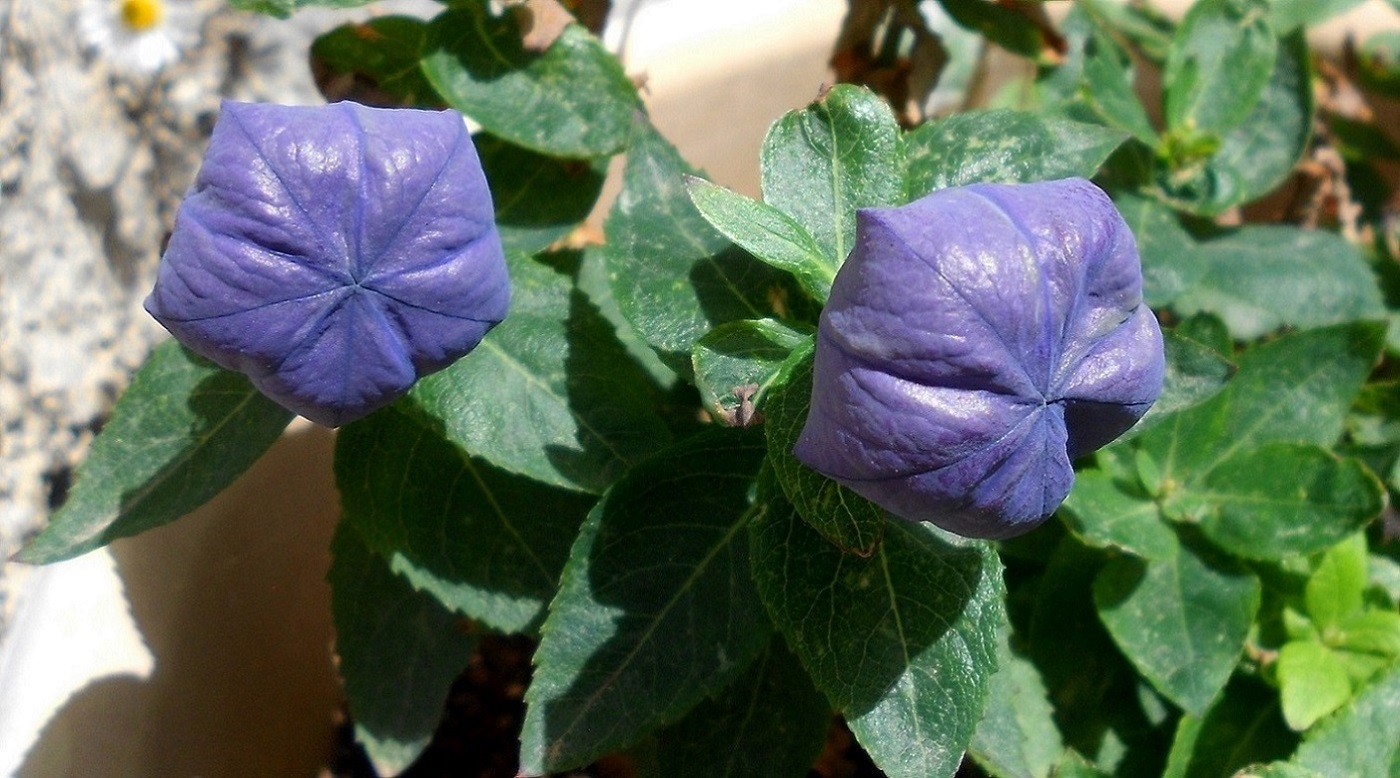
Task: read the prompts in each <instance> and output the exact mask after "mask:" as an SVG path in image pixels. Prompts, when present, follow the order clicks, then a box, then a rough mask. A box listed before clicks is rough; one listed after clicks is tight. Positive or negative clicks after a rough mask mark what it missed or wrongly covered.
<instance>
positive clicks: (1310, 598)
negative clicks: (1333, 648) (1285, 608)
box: [1303, 533, 1366, 634]
mask: <svg viewBox="0 0 1400 778" xmlns="http://www.w3.org/2000/svg"><path fill="white" fill-rule="evenodd" d="M1365 590H1366V538H1365V536H1364V535H1361V534H1359V533H1358V534H1357V535H1355V536H1353V537H1351V538H1348V539H1347V540H1345V541H1343V542H1340V543H1338V544H1337V545H1335V546H1333V547H1332V548H1331V549H1329V550H1328V551H1327V553H1325V554H1323V555H1322V557H1321V558H1320V559H1318V560H1317V563H1316V565H1315V566H1314V568H1313V574H1312V575H1311V576H1310V577H1309V578H1308V583H1307V586H1306V587H1305V588H1304V589H1303V601H1304V603H1305V604H1306V606H1307V610H1308V617H1309V618H1310V619H1311V620H1312V622H1313V624H1314V625H1316V626H1317V628H1318V629H1319V630H1321V631H1323V633H1324V634H1325V633H1326V631H1327V630H1328V629H1329V628H1333V627H1336V626H1338V625H1340V624H1341V623H1342V621H1343V620H1344V619H1346V618H1347V617H1349V616H1351V615H1353V614H1355V613H1358V612H1359V611H1360V610H1361V605H1362V601H1363V599H1362V598H1363V594H1364V593H1365Z"/></svg>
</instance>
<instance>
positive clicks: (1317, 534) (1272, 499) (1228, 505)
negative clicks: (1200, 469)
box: [1193, 443, 1385, 604]
mask: <svg viewBox="0 0 1400 778" xmlns="http://www.w3.org/2000/svg"><path fill="white" fill-rule="evenodd" d="M1193 491H1194V493H1195V496H1196V497H1197V498H1199V499H1202V500H1204V501H1206V502H1208V503H1209V504H1210V510H1209V512H1207V513H1206V514H1205V515H1204V516H1202V517H1200V523H1201V524H1200V525H1201V531H1202V532H1203V533H1205V535H1206V537H1208V538H1210V540H1211V542H1212V543H1214V544H1215V545H1217V546H1219V547H1220V548H1222V549H1224V550H1226V551H1228V552H1230V553H1231V554H1234V555H1235V556H1239V557H1243V558H1245V559H1277V558H1280V557H1283V556H1286V555H1288V554H1311V553H1314V552H1317V551H1322V550H1324V549H1326V548H1328V547H1330V546H1332V545H1334V544H1336V543H1338V542H1340V541H1341V540H1342V539H1343V538H1345V537H1346V536H1348V535H1350V534H1352V533H1354V532H1356V531H1357V530H1360V529H1361V528H1362V527H1364V526H1366V524H1368V523H1370V521H1371V520H1372V519H1374V518H1375V517H1376V516H1377V515H1379V514H1380V512H1381V508H1383V507H1385V487H1384V486H1383V485H1382V484H1381V482H1380V479H1378V478H1376V476H1375V475H1374V474H1372V473H1371V471H1370V470H1367V469H1366V467H1365V466H1364V465H1362V464H1361V463H1360V462H1358V461H1356V460H1355V459H1340V458H1338V457H1337V456H1335V455H1334V454H1332V453H1331V452H1330V451H1327V450H1326V449H1323V448H1320V447H1318V446H1311V445H1298V444H1296V443H1269V444H1266V445H1263V446H1260V447H1259V448H1255V449H1250V450H1245V451H1240V452H1238V453H1236V454H1234V455H1233V456H1231V457H1230V458H1228V459H1226V460H1225V461H1223V462H1221V463H1220V464H1218V465H1216V466H1215V467H1213V468H1211V471H1210V473H1209V474H1207V475H1206V477H1205V479H1204V480H1203V481H1202V482H1201V483H1200V485H1199V486H1196V487H1193ZM1362 559H1363V563H1364V559H1365V557H1364V554H1363V557H1362ZM1364 570H1365V568H1364V564H1363V567H1362V571H1363V584H1364ZM1357 594H1358V604H1359V594H1360V587H1358V589H1357Z"/></svg>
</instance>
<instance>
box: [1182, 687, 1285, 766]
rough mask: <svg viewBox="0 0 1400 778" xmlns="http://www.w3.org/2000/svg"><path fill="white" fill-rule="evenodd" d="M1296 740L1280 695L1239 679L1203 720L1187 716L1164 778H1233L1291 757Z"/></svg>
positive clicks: (1198, 717)
mask: <svg viewBox="0 0 1400 778" xmlns="http://www.w3.org/2000/svg"><path fill="white" fill-rule="evenodd" d="M1297 741H1298V738H1297V736H1296V735H1295V734H1293V732H1292V731H1290V730H1289V729H1288V725H1287V724H1285V723H1284V720H1283V714H1282V711H1281V710H1280V708H1279V699H1278V692H1277V691H1275V690H1274V689H1273V688H1271V687H1269V686H1266V685H1265V684H1263V683H1261V682H1260V681H1258V680H1257V679H1255V678H1250V677H1247V676H1242V675H1236V676H1235V677H1234V678H1232V679H1230V683H1229V684H1227V685H1226V686H1225V691H1224V692H1223V693H1222V694H1221V695H1220V697H1219V698H1218V699H1216V701H1215V704H1214V705H1212V706H1211V707H1210V710H1208V711H1206V714H1205V715H1204V716H1195V715H1192V714H1190V713H1186V714H1183V715H1182V717H1181V721H1180V723H1179V724H1178V725H1177V730H1176V739H1175V740H1174V741H1173V742H1172V751H1171V755H1170V756H1169V758H1168V760H1167V769H1166V771H1165V772H1164V773H1163V778H1230V777H1231V776H1234V775H1235V771H1237V770H1240V769H1242V768H1244V767H1247V766H1249V765H1251V764H1255V763H1259V762H1265V761H1268V760H1271V759H1282V758H1284V757H1287V756H1288V755H1289V754H1291V753H1292V752H1293V747H1294V745H1295V744H1296V743H1297Z"/></svg>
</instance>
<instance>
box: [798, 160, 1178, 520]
mask: <svg viewBox="0 0 1400 778" xmlns="http://www.w3.org/2000/svg"><path fill="white" fill-rule="evenodd" d="M1164 369H1165V366H1164V359H1163V351H1162V334H1161V330H1160V329H1159V327H1158V325H1157V320H1156V319H1155V318H1154V317H1153V315H1152V312H1151V311H1150V310H1148V309H1147V307H1146V306H1145V305H1144V304H1143V302H1142V268H1141V263H1140V261H1139V259H1138V253H1137V248H1136V244H1135V243H1134V241H1133V236H1132V233H1131V231H1130V230H1129V229H1128V226H1127V224H1126V223H1125V222H1124V221H1123V218H1122V216H1121V215H1119V213H1118V211H1117V209H1116V208H1114V206H1113V203H1112V201H1110V200H1109V199H1108V197H1107V196H1106V195H1105V194H1104V193H1103V192H1102V191H1101V190H1099V189H1098V188H1097V187H1096V186H1094V185H1093V184H1092V183H1090V182H1088V181H1086V180H1083V179H1065V180H1062V181H1051V182H1045V183H1038V184H1018V185H1005V184H975V185H972V186H966V187H960V188H955V189H946V190H942V191H939V192H935V193H933V194H931V195H929V196H927V197H925V198H923V199H921V200H918V201H916V202H913V203H910V204H909V205H906V206H902V207H899V208H879V209H867V210H863V211H860V212H859V213H858V214H857V230H856V244H855V247H854V249H853V250H852V251H851V255H850V257H849V258H847V260H846V262H845V264H844V265H843V266H842V268H841V270H840V272H839V273H838V274H837V277H836V280H835V282H834V283H833V285H832V290H831V296H830V298H829V300H828V302H827V306H826V309H825V310H824V311H823V313H822V318H821V323H820V326H819V328H818V336H817V352H816V364H815V368H814V374H813V387H812V402H811V410H810V412H809V415H808V418H807V424H806V427H805V428H804V429H803V432H802V436H801V437H800V438H799V440H798V443H797V447H796V449H795V451H794V453H796V455H797V456H798V458H799V459H801V460H802V461H803V462H804V463H806V464H807V465H808V466H809V467H812V468H813V469H815V470H817V471H819V472H821V473H823V474H824V475H827V476H828V477H830V478H833V479H835V480H837V481H839V482H841V483H843V484H845V485H846V486H848V487H850V488H851V489H853V490H855V491H856V492H857V493H859V494H861V495H863V496H865V497H866V498H867V499H870V500H872V501H873V502H875V503H877V504H879V505H880V506H882V507H884V508H886V509H887V510H889V511H890V512H892V513H894V514H896V515H898V516H902V517H904V518H906V519H911V520H918V521H929V522H933V523H934V524H937V525H939V526H941V527H943V528H945V529H948V530H951V531H953V532H957V533H959V534H962V535H967V536H970V537H981V538H1001V537H1010V536H1012V535H1016V534H1020V533H1022V532H1025V531H1027V530H1029V529H1031V528H1032V527H1034V526H1036V525H1037V524H1039V523H1040V522H1042V521H1044V520H1045V518H1047V517H1048V516H1049V515H1050V514H1051V513H1053V512H1054V511H1055V509H1056V508H1058V507H1059V505H1060V503H1061V502H1062V501H1063V500H1064V498H1065V497H1066V496H1067V495H1068V494H1069V490H1070V487H1071V485H1072V484H1073V482H1074V471H1073V469H1072V467H1071V459H1072V458H1074V457H1077V456H1080V455H1082V454H1085V453H1088V452H1090V451H1093V450H1094V449H1096V448H1098V447H1100V446H1102V445H1104V444H1106V443H1108V442H1109V441H1111V440H1113V439H1114V438H1116V437H1118V436H1119V435H1121V434H1122V433H1123V432H1125V431H1126V430H1127V429H1128V428H1129V427H1131V426H1132V425H1133V424H1134V423H1136V421H1137V420H1138V419H1139V418H1141V416H1142V414H1144V413H1146V411H1147V409H1148V408H1149V407H1150V406H1151V404H1152V403H1153V401H1155V400H1156V398H1157V395H1158V393H1159V392H1160V391H1161V387H1162V376H1163V372H1164Z"/></svg>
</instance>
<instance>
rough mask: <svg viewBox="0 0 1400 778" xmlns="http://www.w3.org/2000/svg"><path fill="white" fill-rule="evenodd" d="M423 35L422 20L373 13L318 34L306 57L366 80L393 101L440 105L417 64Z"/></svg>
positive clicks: (423, 26)
mask: <svg viewBox="0 0 1400 778" xmlns="http://www.w3.org/2000/svg"><path fill="white" fill-rule="evenodd" d="M427 40H428V25H427V23H426V22H424V21H423V20H422V19H418V18H414V17H412V16H379V17H375V18H373V19H369V20H367V21H365V22H363V23H360V24H342V25H341V26H339V27H337V28H335V29H334V30H331V31H330V32H328V33H326V34H324V35H321V36H320V37H318V38H316V40H315V42H313V43H312V44H311V56H312V58H313V61H314V62H319V63H320V66H321V67H323V68H326V69H328V70H330V71H331V72H332V73H349V74H353V75H354V76H355V77H356V78H357V79H359V80H368V81H369V82H370V83H371V84H373V86H374V88H375V89H376V90H378V92H380V93H383V95H384V96H387V97H390V98H393V99H394V101H397V104H399V105H412V106H423V107H441V106H442V105H443V101H442V97H441V96H440V95H438V93H437V91H436V90H434V89H433V85H432V84H429V83H428V79H427V78H425V77H424V76H423V70H422V69H421V68H420V67H419V63H420V60H422V58H423V49H424V47H425V46H426V44H427ZM386 102H389V101H386Z"/></svg>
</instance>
